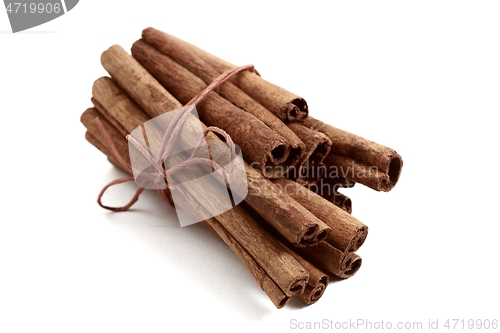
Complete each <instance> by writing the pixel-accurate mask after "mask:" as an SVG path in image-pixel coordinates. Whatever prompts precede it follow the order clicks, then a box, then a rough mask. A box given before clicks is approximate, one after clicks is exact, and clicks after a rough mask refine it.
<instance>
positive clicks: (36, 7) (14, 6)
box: [6, 2, 61, 14]
mask: <svg viewBox="0 0 500 333" xmlns="http://www.w3.org/2000/svg"><path fill="white" fill-rule="evenodd" d="M6 10H7V13H9V14H11V13H14V14H21V13H24V14H28V13H31V14H35V13H40V14H42V13H46V14H51V13H55V14H59V13H60V12H61V4H59V3H56V4H51V3H46V4H44V3H38V4H37V3H30V4H29V6H28V4H27V3H21V2H15V3H9V5H8V6H7V8H6Z"/></svg>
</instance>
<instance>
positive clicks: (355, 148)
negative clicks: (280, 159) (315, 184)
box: [302, 117, 403, 191]
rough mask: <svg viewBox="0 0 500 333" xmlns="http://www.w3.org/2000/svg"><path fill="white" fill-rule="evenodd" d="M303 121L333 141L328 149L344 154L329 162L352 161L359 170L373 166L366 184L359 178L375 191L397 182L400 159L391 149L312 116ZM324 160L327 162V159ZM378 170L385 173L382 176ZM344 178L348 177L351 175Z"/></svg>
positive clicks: (401, 163) (384, 189)
mask: <svg viewBox="0 0 500 333" xmlns="http://www.w3.org/2000/svg"><path fill="white" fill-rule="evenodd" d="M302 124H303V125H304V126H306V127H308V128H311V129H314V130H316V131H319V132H321V133H324V134H325V135H326V136H328V138H329V139H330V140H331V141H332V143H333V145H332V150H331V153H332V154H335V155H338V156H342V157H343V158H342V159H340V160H338V161H331V160H330V161H329V162H330V163H334V162H337V163H344V164H351V162H354V163H355V165H356V166H357V168H358V169H359V170H358V171H360V172H361V171H363V170H362V169H365V170H364V171H368V170H367V169H366V168H370V167H375V168H376V169H377V171H378V173H372V174H370V176H369V177H370V178H371V177H375V178H377V179H376V180H374V181H370V180H367V179H369V178H368V177H363V178H364V181H365V182H366V183H367V184H368V185H367V184H365V183H363V182H361V181H360V182H361V183H362V184H364V185H366V186H368V187H371V188H374V189H375V190H378V191H381V190H382V191H390V190H391V189H392V188H393V187H394V186H395V185H396V183H397V182H398V180H399V176H400V174H401V169H402V167H403V159H402V158H401V156H400V155H399V154H398V153H396V151H394V150H393V149H391V148H388V147H385V146H383V145H380V144H378V143H375V142H373V141H370V140H367V139H365V138H362V137H360V136H358V135H355V134H352V133H349V132H346V131H343V130H341V129H338V128H335V127H333V126H331V125H328V124H325V123H323V122H322V121H320V120H317V119H314V118H312V117H308V118H307V119H305V120H304V122H303V123H302ZM334 159H335V160H336V159H338V158H334ZM325 164H327V166H328V163H327V162H326V161H325ZM332 165H337V164H332ZM381 174H385V176H382V175H381ZM347 178H349V179H351V178H350V177H347ZM358 179H359V178H358ZM353 180H355V179H353Z"/></svg>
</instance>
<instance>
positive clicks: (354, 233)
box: [273, 178, 368, 253]
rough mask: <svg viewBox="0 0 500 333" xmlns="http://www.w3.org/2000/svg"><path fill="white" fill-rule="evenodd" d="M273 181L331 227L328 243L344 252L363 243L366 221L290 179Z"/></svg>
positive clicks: (366, 231)
mask: <svg viewBox="0 0 500 333" xmlns="http://www.w3.org/2000/svg"><path fill="white" fill-rule="evenodd" d="M273 182H274V184H276V185H278V186H279V187H281V188H282V189H283V191H284V192H285V193H286V194H288V195H289V196H291V197H292V198H294V199H295V200H296V201H297V202H298V203H300V204H301V205H303V206H304V207H305V208H307V209H308V210H309V211H310V212H311V213H313V214H314V215H315V216H316V217H318V218H319V219H320V220H322V221H323V222H325V223H326V224H327V225H328V226H329V227H330V228H331V231H330V234H329V235H328V236H327V238H326V241H327V242H328V243H330V244H331V245H333V246H334V247H336V248H337V249H339V250H340V251H342V252H344V253H347V252H353V251H357V250H358V249H359V247H360V246H361V245H363V243H364V241H365V239H366V237H367V235H368V227H367V226H366V225H365V224H364V223H362V222H360V221H359V220H358V219H356V218H354V217H353V216H352V215H350V214H348V213H347V212H345V211H344V210H342V209H340V208H339V207H337V206H335V205H334V204H332V203H331V202H329V201H328V200H326V199H324V198H322V197H321V196H319V195H317V194H316V193H314V192H312V191H310V190H308V189H307V188H305V187H303V186H301V185H300V184H298V183H296V182H294V181H292V180H290V179H287V178H280V179H275V180H273Z"/></svg>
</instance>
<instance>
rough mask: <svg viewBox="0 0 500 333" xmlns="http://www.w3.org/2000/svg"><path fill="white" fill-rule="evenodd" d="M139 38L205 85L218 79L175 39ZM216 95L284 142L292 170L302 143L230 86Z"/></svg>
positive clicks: (155, 33) (147, 34) (146, 33)
mask: <svg viewBox="0 0 500 333" xmlns="http://www.w3.org/2000/svg"><path fill="white" fill-rule="evenodd" d="M142 38H143V39H144V41H146V42H147V43H148V44H149V45H151V46H153V47H154V48H156V49H157V50H158V51H160V52H162V53H163V54H165V55H167V56H168V57H170V58H171V59H172V60H173V61H175V62H176V63H178V64H179V65H181V66H182V67H184V68H186V69H187V70H189V71H190V72H192V73H193V74H194V75H196V76H197V77H198V78H200V79H201V80H202V81H203V82H204V83H205V84H207V85H208V84H210V83H211V82H212V81H214V80H215V79H216V78H217V77H218V76H219V75H220V73H219V72H218V71H217V70H216V69H215V68H213V67H212V66H210V65H209V64H208V63H207V62H205V61H204V60H203V59H201V58H200V57H198V56H196V55H195V54H194V53H192V52H191V51H190V50H188V49H187V48H185V47H184V46H183V45H182V44H181V43H179V42H178V40H177V39H176V38H172V37H171V36H170V35H168V34H166V33H164V32H162V31H159V30H156V29H153V28H147V29H144V30H143V32H142ZM215 91H216V92H217V93H218V94H219V95H221V96H222V97H224V98H225V99H227V100H228V101H230V102H231V103H233V104H234V105H236V106H237V107H239V108H241V109H243V110H245V111H247V112H249V113H251V114H253V115H254V116H255V117H256V118H258V119H260V120H261V121H262V122H263V123H265V124H266V125H267V126H269V127H270V128H271V129H273V130H274V131H276V132H277V133H278V134H280V135H281V136H282V137H283V138H285V140H286V141H287V142H288V143H289V144H290V147H291V149H290V155H289V158H288V159H289V160H290V162H289V163H288V164H289V165H292V166H293V165H294V164H295V163H296V161H297V160H298V159H299V158H300V157H301V155H302V152H303V150H304V149H305V146H304V144H303V143H302V141H301V139H299V137H298V136H297V135H296V134H295V133H294V132H293V131H292V130H291V129H290V128H288V127H287V126H286V125H285V124H284V123H283V122H282V121H281V119H279V118H278V117H276V116H275V115H274V114H273V113H272V112H270V111H269V110H268V109H266V108H265V107H264V106H262V105H261V104H259V103H258V102H257V101H256V100H254V99H253V98H252V97H250V96H249V95H247V94H246V93H245V92H244V91H242V90H241V89H239V88H238V87H237V86H235V85H234V84H232V83H231V82H225V83H223V84H222V85H221V86H219V87H218V88H217V89H216V90H215Z"/></svg>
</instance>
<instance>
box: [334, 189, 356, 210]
mask: <svg viewBox="0 0 500 333" xmlns="http://www.w3.org/2000/svg"><path fill="white" fill-rule="evenodd" d="M330 201H331V202H332V203H333V204H334V205H335V206H337V207H339V208H340V209H342V210H344V211H346V212H347V213H349V214H352V200H351V198H349V197H348V196H347V195H345V194H342V193H340V192H338V191H334V193H333V194H332V196H331V199H330Z"/></svg>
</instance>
